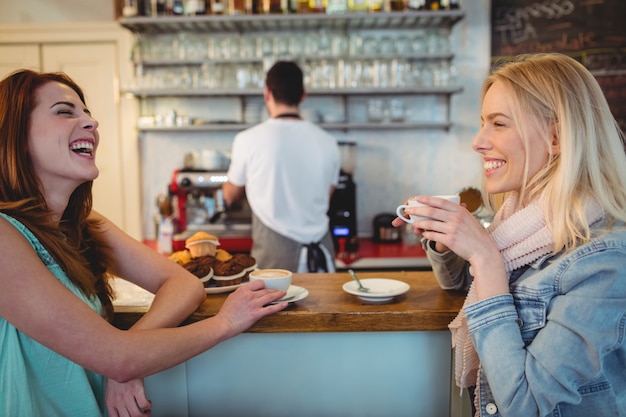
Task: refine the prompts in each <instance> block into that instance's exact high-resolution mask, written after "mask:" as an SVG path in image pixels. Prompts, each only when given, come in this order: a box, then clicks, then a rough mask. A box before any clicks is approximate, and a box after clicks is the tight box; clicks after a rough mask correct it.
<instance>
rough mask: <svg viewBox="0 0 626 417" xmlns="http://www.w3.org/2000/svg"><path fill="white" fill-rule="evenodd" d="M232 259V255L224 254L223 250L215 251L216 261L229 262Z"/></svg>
mask: <svg viewBox="0 0 626 417" xmlns="http://www.w3.org/2000/svg"><path fill="white" fill-rule="evenodd" d="M232 257H233V255H231V254H230V253H229V252H226V251H225V250H224V249H218V250H217V251H215V259H217V260H218V261H222V262H226V261H230V259H231V258H232Z"/></svg>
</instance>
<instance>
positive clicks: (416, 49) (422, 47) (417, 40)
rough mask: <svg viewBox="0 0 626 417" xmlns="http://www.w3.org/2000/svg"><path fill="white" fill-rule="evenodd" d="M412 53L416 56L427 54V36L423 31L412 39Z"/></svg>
mask: <svg viewBox="0 0 626 417" xmlns="http://www.w3.org/2000/svg"><path fill="white" fill-rule="evenodd" d="M410 43H411V52H413V53H414V54H424V53H426V35H425V33H424V31H423V30H417V31H416V32H415V33H414V34H413V37H412V38H411V41H410Z"/></svg>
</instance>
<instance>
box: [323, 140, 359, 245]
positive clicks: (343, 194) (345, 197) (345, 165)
mask: <svg viewBox="0 0 626 417" xmlns="http://www.w3.org/2000/svg"><path fill="white" fill-rule="evenodd" d="M338 145H339V152H340V156H341V171H340V173H339V183H338V184H337V187H335V191H334V192H333V195H332V196H331V199H330V205H329V209H328V218H329V225H330V227H329V229H330V233H331V235H332V238H333V243H334V246H335V251H336V252H338V253H342V252H354V251H356V249H357V248H358V240H357V230H356V223H357V222H356V184H355V183H354V181H353V178H352V175H353V174H354V168H355V165H356V143H355V142H339V143H338Z"/></svg>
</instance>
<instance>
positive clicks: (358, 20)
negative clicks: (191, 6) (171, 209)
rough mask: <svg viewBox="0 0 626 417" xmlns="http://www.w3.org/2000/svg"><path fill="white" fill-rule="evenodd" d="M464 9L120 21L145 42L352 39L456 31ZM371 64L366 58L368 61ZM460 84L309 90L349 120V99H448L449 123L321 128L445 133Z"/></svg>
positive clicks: (227, 127) (203, 93)
mask: <svg viewBox="0 0 626 417" xmlns="http://www.w3.org/2000/svg"><path fill="white" fill-rule="evenodd" d="M464 15H465V12H464V11H463V10H450V11H404V12H378V13H343V14H323V13H307V14H263V15H202V16H158V17H145V16H139V17H127V18H121V19H119V24H120V25H122V26H123V27H125V28H126V29H128V30H130V31H132V32H133V33H134V34H136V35H137V36H141V37H143V38H144V39H149V38H150V37H154V36H160V35H167V34H177V33H192V34H195V35H196V36H206V37H210V36H214V35H219V34H246V35H251V34H254V33H259V34H262V33H265V32H273V33H281V34H282V33H284V34H285V36H289V34H293V33H295V32H306V33H308V32H311V31H319V30H329V31H333V32H340V33H343V34H344V36H346V37H347V36H349V35H350V34H351V33H352V32H355V31H358V32H363V31H365V32H368V31H376V32H380V31H396V32H406V33H411V31H412V30H416V29H448V30H449V29H451V28H452V27H453V26H454V25H455V24H456V23H457V22H458V21H460V20H461V19H463V17H464ZM395 57H396V58H405V59H410V60H414V61H429V60H440V61H441V60H443V61H446V62H448V63H451V61H452V59H453V57H454V56H453V54H452V53H451V52H437V51H435V52H434V53H424V54H406V55H397V56H395ZM385 58H389V56H385V55H380V56H376V55H375V56H368V57H367V58H366V59H385ZM289 59H293V60H296V61H298V60H301V59H306V60H317V59H319V60H321V59H332V58H330V57H319V58H318V57H305V56H297V55H296V56H291V57H290V58H289ZM364 59H365V58H364ZM209 61H210V59H209V58H193V59H188V58H184V59H175V58H170V59H149V58H145V59H138V60H137V59H135V64H136V65H141V66H142V69H143V70H144V71H150V70H151V69H155V68H163V67H172V66H180V67H198V66H201V65H203V64H204V63H205V62H209ZM262 61H263V58H223V59H219V63H220V64H231V65H237V64H238V63H241V64H242V65H243V64H247V63H250V62H262ZM461 91H462V87H461V86H459V85H446V86H441V87H431V86H428V87H417V86H406V87H405V86H403V87H334V88H311V87H309V88H307V95H308V96H331V97H332V96H335V97H337V96H338V97H341V98H342V99H343V106H344V114H346V117H347V114H348V112H347V109H346V107H347V105H348V97H355V96H364V97H377V96H381V97H382V96H390V97H401V96H414V95H429V96H437V97H442V98H443V100H444V101H445V105H446V109H447V111H446V113H447V114H446V117H445V120H443V121H428V122H422V121H420V122H412V121H404V122H361V121H350V120H346V121H344V122H340V123H319V125H320V126H322V127H324V128H326V129H331V130H333V129H338V130H345V131H348V130H360V129H385V130H386V129H444V130H447V129H449V128H450V127H451V125H452V123H451V122H450V111H449V108H450V106H449V104H450V98H451V96H452V95H453V94H457V93H460V92H461ZM124 93H126V94H130V95H133V96H135V97H137V98H138V99H139V100H145V99H158V98H165V97H176V98H185V97H237V98H240V99H241V103H242V106H243V103H244V101H245V99H246V98H250V97H260V96H261V95H262V89H261V88H133V87H131V88H126V89H124ZM249 126H251V124H249V123H205V124H200V125H188V126H140V127H139V130H140V131H146V132H147V131H180V132H185V131H239V130H242V129H245V128H247V127H249Z"/></svg>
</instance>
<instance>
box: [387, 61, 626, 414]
mask: <svg viewBox="0 0 626 417" xmlns="http://www.w3.org/2000/svg"><path fill="white" fill-rule="evenodd" d="M472 147H473V149H474V150H475V151H476V152H478V153H479V154H480V155H481V157H482V160H483V169H484V176H485V191H486V193H487V194H488V195H489V197H490V200H491V202H492V203H493V204H495V202H497V201H500V202H501V203H500V204H496V207H495V208H497V213H496V215H495V217H494V221H493V223H492V224H491V225H490V226H489V228H488V229H486V230H485V229H484V228H483V227H482V226H480V225H479V224H478V222H476V220H475V219H474V217H473V216H472V215H471V214H470V213H469V212H468V211H467V210H466V209H465V208H464V207H462V206H459V205H455V204H452V203H449V202H447V201H444V200H441V199H437V198H432V197H426V196H420V197H418V200H419V201H420V202H422V203H425V204H427V205H428V206H426V207H415V208H409V209H407V213H409V214H415V215H420V216H428V217H431V218H432V219H433V220H425V221H417V222H415V223H414V226H415V233H417V234H420V233H421V235H422V237H423V244H424V247H425V249H426V251H427V254H428V257H429V259H430V261H431V264H432V266H433V272H434V273H435V276H436V278H437V280H438V281H439V283H440V285H441V286H442V287H443V288H446V289H465V290H468V296H467V300H466V302H465V305H464V307H463V309H462V311H461V312H460V313H459V315H458V317H457V318H456V319H455V320H454V321H453V322H452V323H451V324H450V329H451V331H452V339H453V346H454V348H455V359H456V361H455V363H456V369H455V371H456V382H457V384H458V385H459V386H460V387H463V388H468V389H469V390H470V392H471V393H472V395H473V397H474V406H475V411H476V415H477V416H524V417H532V416H556V415H558V416H561V417H569V416H580V417H583V416H594V417H602V416H606V417H609V416H610V417H615V416H626V341H625V340H626V334H625V332H626V228H625V222H626V155H625V152H624V141H623V135H622V133H621V132H620V130H619V128H618V126H617V124H616V122H615V120H614V118H613V117H612V115H611V112H610V109H609V107H608V104H607V102H606V100H605V98H604V95H603V93H602V91H601V90H600V87H599V86H598V83H597V82H596V80H595V79H594V77H593V76H592V75H591V74H590V73H589V71H587V70H586V69H585V68H584V66H583V65H581V64H580V63H578V62H577V61H575V60H574V59H572V58H569V57H567V56H565V55H560V54H542V55H534V56H521V57H519V58H518V59H516V60H514V62H510V63H507V64H504V65H502V66H501V67H499V68H497V69H495V71H494V72H493V73H492V74H491V75H490V76H489V77H488V78H487V80H486V82H485V84H484V86H483V90H482V112H481V127H480V130H479V132H478V134H477V135H476V137H475V139H474V141H473V144H472ZM394 224H395V225H397V226H399V225H401V224H403V223H402V222H401V220H400V219H396V220H394Z"/></svg>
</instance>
